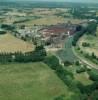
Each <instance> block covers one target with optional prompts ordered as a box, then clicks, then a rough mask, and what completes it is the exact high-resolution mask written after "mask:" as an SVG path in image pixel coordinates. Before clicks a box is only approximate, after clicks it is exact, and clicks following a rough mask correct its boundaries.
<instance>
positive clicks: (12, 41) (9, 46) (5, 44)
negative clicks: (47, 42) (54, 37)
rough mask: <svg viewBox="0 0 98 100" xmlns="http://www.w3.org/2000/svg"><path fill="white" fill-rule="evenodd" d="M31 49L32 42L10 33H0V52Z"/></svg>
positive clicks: (32, 47) (32, 46)
mask: <svg viewBox="0 0 98 100" xmlns="http://www.w3.org/2000/svg"><path fill="white" fill-rule="evenodd" d="M33 49H34V45H33V44H30V43H27V42H24V41H23V40H20V39H18V38H16V37H14V36H13V35H11V34H5V35H0V52H12V53H13V52H17V51H21V52H28V51H32V50H33Z"/></svg>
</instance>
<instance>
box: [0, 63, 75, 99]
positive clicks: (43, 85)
mask: <svg viewBox="0 0 98 100" xmlns="http://www.w3.org/2000/svg"><path fill="white" fill-rule="evenodd" d="M73 94H74V93H72V92H70V91H69V90H68V88H67V86H66V85H65V84H64V83H63V82H62V81H61V80H60V79H59V78H58V77H57V76H56V74H55V73H54V71H52V70H51V69H50V68H49V67H48V66H47V65H46V64H44V63H42V62H37V63H27V64H24V63H23V64H18V63H16V64H6V65H0V100H54V98H56V97H59V96H61V95H63V96H65V99H64V100H70V97H71V95H73Z"/></svg>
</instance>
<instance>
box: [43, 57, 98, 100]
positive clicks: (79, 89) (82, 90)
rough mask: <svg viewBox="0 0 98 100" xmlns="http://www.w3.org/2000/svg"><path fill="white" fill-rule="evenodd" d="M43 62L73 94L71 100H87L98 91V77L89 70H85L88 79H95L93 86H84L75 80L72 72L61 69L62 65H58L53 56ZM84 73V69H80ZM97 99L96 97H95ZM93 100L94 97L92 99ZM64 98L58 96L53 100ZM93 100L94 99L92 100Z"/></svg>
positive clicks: (56, 59)
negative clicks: (88, 76) (87, 73)
mask: <svg viewBox="0 0 98 100" xmlns="http://www.w3.org/2000/svg"><path fill="white" fill-rule="evenodd" d="M44 62H45V63H46V64H48V65H49V66H50V68H51V69H53V70H54V71H55V73H56V74H57V75H58V77H59V78H60V79H61V80H62V81H63V82H64V83H65V84H66V85H67V86H68V87H69V89H71V91H73V92H75V95H74V96H73V97H72V100H88V98H89V97H90V96H91V94H92V93H93V92H94V91H96V90H97V89H98V81H97V80H98V75H97V76H96V75H95V74H97V71H96V73H94V72H92V71H91V70H86V71H88V72H89V75H90V79H93V80H94V79H96V81H94V83H93V84H90V85H87V86H84V85H83V84H82V83H80V82H78V81H76V80H75V78H74V75H73V74H72V72H70V71H68V70H66V69H64V68H63V66H62V65H60V64H59V60H58V58H57V57H55V56H48V57H46V59H44ZM82 70H83V72H84V69H82ZM96 97H97V96H96ZM93 98H94V97H93ZM63 99H64V96H62V95H61V96H59V97H57V98H55V99H54V100H63ZM93 100H95V99H93Z"/></svg>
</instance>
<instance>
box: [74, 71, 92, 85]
mask: <svg viewBox="0 0 98 100" xmlns="http://www.w3.org/2000/svg"><path fill="white" fill-rule="evenodd" d="M74 76H75V79H76V80H78V81H79V82H81V83H82V84H83V85H90V84H92V83H93V81H91V80H90V79H89V75H88V74H87V72H84V73H80V74H75V75H74Z"/></svg>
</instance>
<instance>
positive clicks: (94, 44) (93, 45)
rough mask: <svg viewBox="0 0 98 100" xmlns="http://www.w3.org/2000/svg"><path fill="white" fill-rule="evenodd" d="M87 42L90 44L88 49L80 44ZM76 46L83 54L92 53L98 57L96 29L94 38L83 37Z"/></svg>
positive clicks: (97, 34)
mask: <svg viewBox="0 0 98 100" xmlns="http://www.w3.org/2000/svg"><path fill="white" fill-rule="evenodd" d="M83 42H87V43H89V44H90V46H89V47H83V46H82V43H83ZM78 45H79V46H80V48H81V49H82V50H83V51H84V52H88V53H90V54H91V53H92V52H94V53H95V54H96V55H97V56H98V28H97V32H96V36H92V35H84V36H83V37H81V38H80V40H79V42H78Z"/></svg>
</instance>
